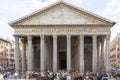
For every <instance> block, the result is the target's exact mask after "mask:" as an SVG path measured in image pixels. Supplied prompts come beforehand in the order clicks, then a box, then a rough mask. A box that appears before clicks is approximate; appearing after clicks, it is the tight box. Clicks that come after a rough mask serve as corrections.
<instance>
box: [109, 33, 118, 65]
mask: <svg viewBox="0 0 120 80" xmlns="http://www.w3.org/2000/svg"><path fill="white" fill-rule="evenodd" d="M110 63H111V67H120V33H119V34H118V35H117V36H116V38H115V39H114V40H113V41H112V42H111V44H110Z"/></svg>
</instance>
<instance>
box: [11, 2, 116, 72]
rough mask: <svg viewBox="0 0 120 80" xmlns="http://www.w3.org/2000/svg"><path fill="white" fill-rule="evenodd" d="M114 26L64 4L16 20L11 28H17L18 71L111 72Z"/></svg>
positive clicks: (15, 32)
mask: <svg viewBox="0 0 120 80" xmlns="http://www.w3.org/2000/svg"><path fill="white" fill-rule="evenodd" d="M114 24H115V22H113V21H111V20H109V19H106V18H104V17H101V16H99V15H96V14H94V13H92V12H89V11H87V10H84V9H81V8H79V7H77V6H74V5H72V4H70V3H67V2H64V1H58V2H55V3H54V4H51V5H49V6H47V7H44V8H42V9H40V10H38V11H35V12H33V13H30V14H28V15H26V16H24V17H21V18H19V19H17V20H15V21H12V22H10V23H9V25H10V26H11V27H12V28H13V29H14V37H15V43H16V44H15V70H16V71H20V70H22V71H33V70H37V69H38V70H40V71H46V70H48V69H50V70H53V71H58V70H67V71H70V70H71V69H72V68H74V69H76V70H79V71H80V72H85V71H87V70H89V71H93V72H96V71H98V70H101V69H104V70H106V71H109V69H110V54H109V52H110V49H109V42H110V33H111V32H110V29H111V27H112V26H113V25H114ZM20 41H22V44H23V45H22V59H21V60H22V68H21V67H20V62H19V60H20V59H19V54H20V51H19V50H20V49H19V47H20V45H19V43H20Z"/></svg>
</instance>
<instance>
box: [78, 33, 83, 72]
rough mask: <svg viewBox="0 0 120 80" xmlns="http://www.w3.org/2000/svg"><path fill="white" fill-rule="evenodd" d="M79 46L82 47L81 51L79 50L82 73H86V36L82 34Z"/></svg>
mask: <svg viewBox="0 0 120 80" xmlns="http://www.w3.org/2000/svg"><path fill="white" fill-rule="evenodd" d="M79 48H80V52H79V56H80V61H79V62H80V63H79V70H80V72H81V73H84V36H83V35H81V36H80V37H79Z"/></svg>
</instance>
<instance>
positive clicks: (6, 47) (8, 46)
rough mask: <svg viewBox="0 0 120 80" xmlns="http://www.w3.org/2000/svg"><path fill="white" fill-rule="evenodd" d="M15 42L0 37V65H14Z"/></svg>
mask: <svg viewBox="0 0 120 80" xmlns="http://www.w3.org/2000/svg"><path fill="white" fill-rule="evenodd" d="M14 48H15V42H14V41H10V40H6V39H2V38H0V66H4V67H8V66H14V64H15V63H14Z"/></svg>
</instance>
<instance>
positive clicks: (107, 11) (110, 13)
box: [99, 0, 120, 41]
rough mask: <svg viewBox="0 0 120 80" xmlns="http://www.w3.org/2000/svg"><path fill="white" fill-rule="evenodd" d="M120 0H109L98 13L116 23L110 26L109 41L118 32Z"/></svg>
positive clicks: (119, 30)
mask: <svg viewBox="0 0 120 80" xmlns="http://www.w3.org/2000/svg"><path fill="white" fill-rule="evenodd" d="M119 3H120V0H109V2H108V3H107V5H106V7H105V8H103V10H102V11H101V12H99V14H100V15H103V16H105V17H106V18H109V19H111V20H114V21H115V22H117V24H116V25H115V26H114V27H112V28H111V41H112V40H113V39H114V38H115V36H116V35H117V34H118V33H120V29H119V27H120V16H119V15H120V4H119Z"/></svg>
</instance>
